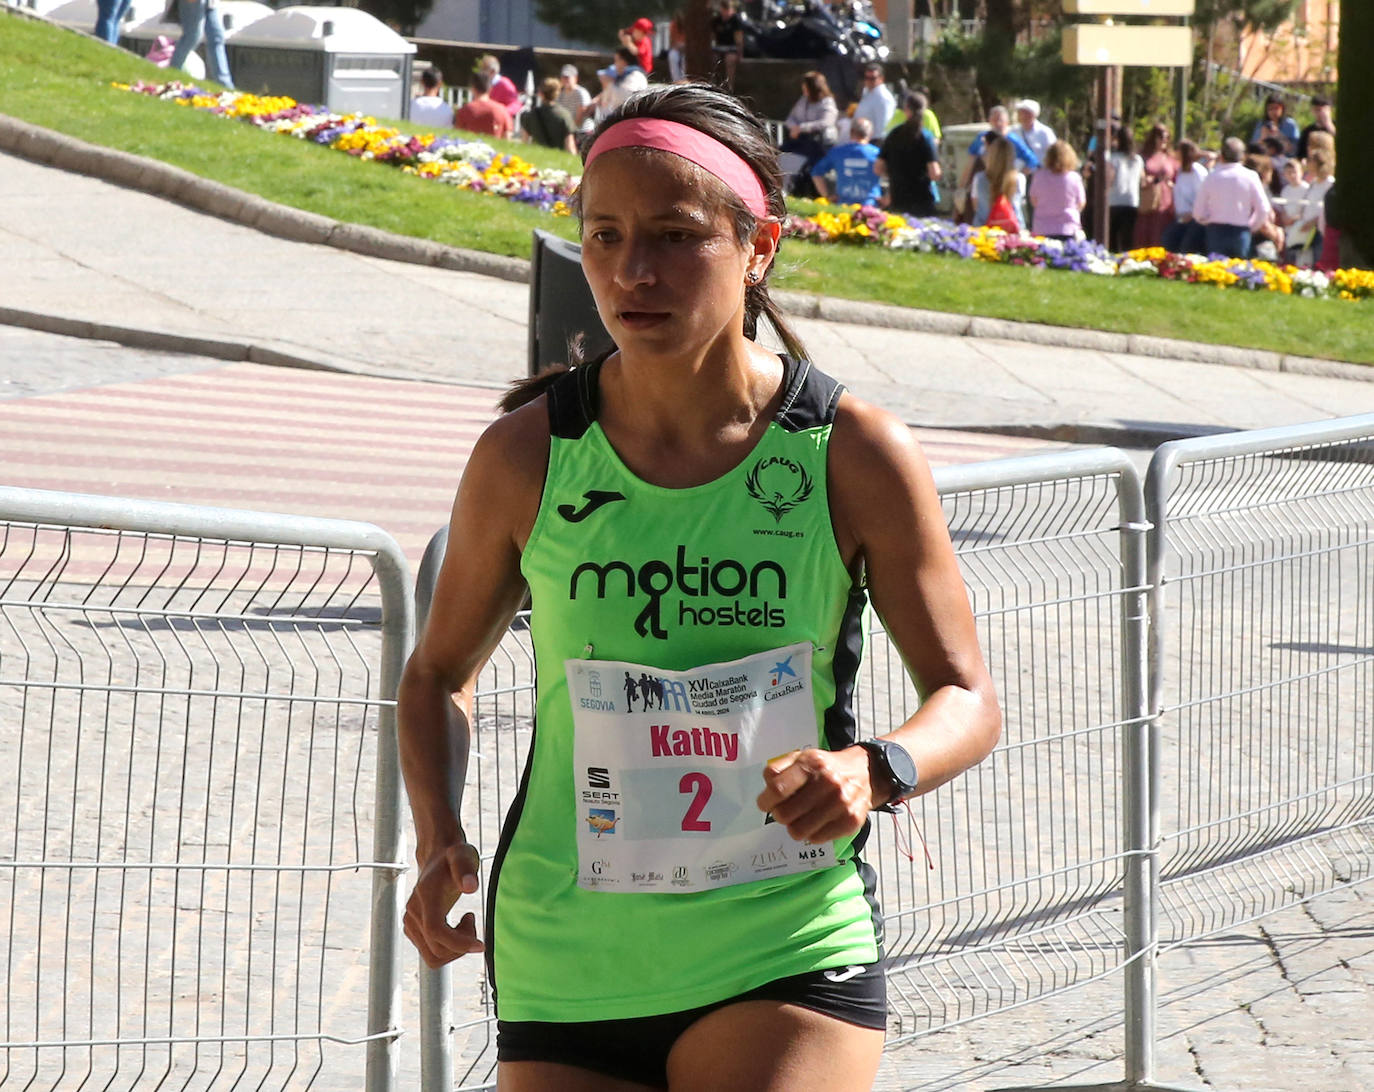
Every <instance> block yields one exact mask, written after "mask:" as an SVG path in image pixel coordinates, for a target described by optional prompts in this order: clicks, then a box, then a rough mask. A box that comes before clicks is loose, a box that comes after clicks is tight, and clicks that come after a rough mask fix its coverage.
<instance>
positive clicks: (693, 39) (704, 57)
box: [682, 0, 715, 80]
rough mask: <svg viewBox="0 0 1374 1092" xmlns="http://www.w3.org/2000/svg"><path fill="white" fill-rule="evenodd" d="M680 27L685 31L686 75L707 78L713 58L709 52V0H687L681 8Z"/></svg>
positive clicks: (699, 78)
mask: <svg viewBox="0 0 1374 1092" xmlns="http://www.w3.org/2000/svg"><path fill="white" fill-rule="evenodd" d="M682 28H683V30H685V31H686V32H687V56H686V58H685V60H686V64H687V75H688V77H689V78H690V79H694V80H709V79H710V78H711V67H712V64H713V62H714V59H715V58H714V57H713V55H712V53H711V0H687V3H686V4H684V5H683V9H682Z"/></svg>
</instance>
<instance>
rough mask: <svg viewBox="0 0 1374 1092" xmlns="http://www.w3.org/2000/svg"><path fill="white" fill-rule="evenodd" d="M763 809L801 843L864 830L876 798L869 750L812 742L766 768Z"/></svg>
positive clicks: (845, 835) (760, 801)
mask: <svg viewBox="0 0 1374 1092" xmlns="http://www.w3.org/2000/svg"><path fill="white" fill-rule="evenodd" d="M763 782H764V785H765V788H764V790H763V792H761V793H759V797H758V805H759V810H760V811H763V812H771V813H772V815H773V818H774V820H776V821H777V822H778V823H781V824H782V825H783V826H784V827H786V828H787V833H788V834H790V835H791V836H792V837H793V838H794V839H795V840H796V841H798V842H830V841H834V840H835V839H836V838H847V837H848V836H850V835H851V834H855V833H857V832H858V830H859V828H860V827H862V826H863V825H864V820H866V819H867V818H868V813H869V812H870V811H871V810H872V809H873V807H874V805H875V803H876V804H881V803H883V802H884V801H881V800H879V801H875V800H874V799H873V786H872V784H871V783H870V780H869V762H868V752H867V751H866V750H864V748H862V747H846V748H845V749H844V750H843V751H823V750H821V749H819V748H817V747H808V748H806V749H805V750H803V751H792V752H790V753H788V754H785V755H779V756H778V757H777V758H774V759H772V760H770V761H769V762H768V763H767V764H765V766H764V767H763Z"/></svg>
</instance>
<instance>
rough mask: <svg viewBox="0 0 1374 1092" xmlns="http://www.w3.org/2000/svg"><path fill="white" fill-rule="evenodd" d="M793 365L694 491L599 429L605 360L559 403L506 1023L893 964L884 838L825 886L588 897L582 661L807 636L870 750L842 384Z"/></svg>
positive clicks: (824, 733) (819, 713)
mask: <svg viewBox="0 0 1374 1092" xmlns="http://www.w3.org/2000/svg"><path fill="white" fill-rule="evenodd" d="M784 365H785V375H784V380H783V382H784V394H783V399H782V403H781V407H780V409H779V411H778V413H777V416H776V417H775V419H774V420H773V421H772V422H770V424H769V426H768V429H767V431H766V432H765V433H764V435H763V436H762V437H761V439H760V440H759V441H758V444H757V445H756V447H755V448H754V449H753V451H751V452H750V454H749V455H748V456H747V457H746V458H745V459H744V460H743V461H742V462H741V463H740V464H739V465H738V466H736V467H735V468H734V469H732V470H730V471H729V472H728V473H726V474H724V475H722V476H721V477H720V478H718V479H716V480H715V481H712V482H708V483H706V484H704V485H699V486H694V487H691V488H685V489H667V488H662V487H659V486H655V485H651V484H648V483H647V482H644V481H642V480H641V479H639V478H637V477H636V476H635V475H634V474H632V473H631V472H630V471H629V470H628V469H627V468H626V466H625V465H624V464H623V463H622V462H621V460H620V458H619V457H618V456H617V454H616V452H615V451H614V449H613V448H612V447H611V445H610V444H609V443H608V442H607V439H606V437H605V435H604V433H603V432H602V430H601V427H600V426H599V425H598V424H597V420H596V417H597V405H598V398H597V379H598V375H599V371H600V366H599V362H597V363H593V364H590V365H588V366H586V367H583V368H580V369H577V370H575V371H573V372H570V373H568V374H567V375H565V376H562V377H560V379H559V380H558V381H557V382H555V383H554V384H553V386H551V387H550V388H549V390H548V392H547V401H548V409H549V419H550V426H551V433H552V438H551V441H550V451H549V466H548V473H547V477H546V479H545V484H544V493H543V497H542V500H541V503H540V508H539V513H538V516H537V517H536V519H535V523H534V527H533V529H532V531H531V533H530V538H529V542H528V543H527V545H526V547H525V551H524V555H523V558H522V562H521V568H522V571H523V574H524V576H525V579H526V580H527V581H528V583H529V587H530V594H531V601H532V612H531V620H530V630H531V636H532V639H533V644H534V652H535V663H536V670H537V706H536V719H535V724H536V727H535V732H534V738H533V742H532V744H531V747H530V752H529V758H528V760H527V763H526V767H525V771H524V775H523V777H522V780H521V785H520V789H519V792H518V793H517V796H516V799H515V801H514V802H513V804H512V806H511V809H510V811H509V813H508V815H507V817H506V821H505V825H504V828H503V831H502V836H501V843H500V845H499V847H498V850H497V854H496V859H495V862H494V865H493V870H492V879H491V885H490V890H489V892H488V921H487V960H488V968H489V973H490V974H491V978H492V985H493V988H494V991H495V996H496V1004H497V1014H498V1015H499V1016H500V1018H501V1019H503V1020H542V1021H583V1020H606V1019H623V1018H628V1017H635V1016H650V1015H657V1014H661V1013H667V1012H677V1011H680V1010H683V1009H689V1008H694V1007H697V1006H700V1005H706V1004H711V1003H713V1002H715V1001H720V1000H723V999H725V998H728V997H732V996H734V995H736V994H739V993H743V992H745V991H747V990H750V989H753V988H754V987H756V986H760V985H763V984H764V983H766V982H770V981H772V980H774V979H777V978H782V977H785V976H788V975H794V974H802V973H805V972H810V971H817V970H822V969H825V968H829V967H836V966H843V965H846V964H853V963H872V962H874V961H875V960H876V959H878V958H879V954H880V936H879V928H880V927H879V922H878V918H877V908H876V903H875V902H874V901H873V898H872V893H873V884H872V872H871V870H870V869H869V868H868V867H867V865H865V864H864V863H863V862H862V860H861V859H860V856H859V849H861V847H862V842H863V838H864V837H865V836H866V834H867V827H865V828H864V830H863V831H862V832H860V835H859V836H857V837H856V838H855V839H853V840H847V841H845V842H841V843H836V844H835V846H834V850H835V860H836V863H835V864H834V865H832V866H830V867H827V868H821V869H818V870H816V871H812V872H804V873H798V874H793V875H789V876H785V877H779V878H770V879H761V880H755V881H752V882H748V883H738V884H735V885H733V886H727V887H720V888H715V889H712V890H706V891H694V892H690V893H667V892H658V891H653V892H635V893H623V892H618V891H612V892H608V891H604V890H587V889H584V888H582V887H580V886H578V883H577V877H578V850H577V845H576V831H577V826H578V824H579V823H586V822H587V821H588V814H589V808H588V800H589V799H592V800H593V801H595V799H596V789H597V785H598V781H597V772H598V771H596V770H595V769H592V770H578V769H575V768H574V762H573V711H572V707H571V697H570V690H569V685H568V680H567V677H566V674H565V670H564V665H565V662H566V661H568V660H570V659H586V660H617V661H628V662H630V663H635V664H644V665H653V666H655V667H658V668H662V669H665V670H688V669H691V668H695V667H698V666H701V665H704V664H711V663H719V662H723V661H730V660H734V659H738V658H741V657H744V656H748V655H751V654H754V653H759V652H764V651H767V650H771V649H775V648H781V647H783V646H786V645H790V644H796V643H800V642H807V643H810V644H811V645H812V646H813V651H812V680H811V681H812V689H813V695H814V705H815V742H816V745H817V746H821V747H829V748H831V749H839V748H842V747H846V746H848V745H850V743H852V741H853V738H854V722H853V717H852V714H851V711H850V697H851V693H852V687H853V681H854V677H855V674H856V671H857V668H858V663H859V655H860V650H861V646H862V638H861V630H860V625H859V622H860V617H861V615H862V612H863V606H864V602H865V598H864V594H863V591H862V590H861V589H860V588H857V587H855V586H854V583H853V581H852V579H851V577H850V574H849V573H848V572H847V570H846V568H845V565H844V561H843V559H842V558H841V556H840V552H839V548H838V546H837V545H836V542H835V536H834V531H833V529H832V526H831V520H830V507H829V503H828V499H827V495H826V450H827V444H828V442H829V438H830V429H831V425H832V422H833V420H834V413H835V405H836V403H837V402H838V400H839V396H840V393H841V391H842V389H843V388H842V387H840V386H839V384H837V383H836V382H835V381H834V380H832V379H830V378H829V377H827V376H824V375H822V374H821V373H820V372H819V371H817V370H816V369H814V368H813V367H811V365H810V364H809V363H807V362H805V361H793V360H791V359H788V358H784ZM613 697H614V696H613V695H608V700H613ZM762 789H763V784H762V781H761V780H760V783H759V785H758V787H757V791H762ZM747 806H748V807H754V803H753V800H752V798H751V799H750V800H748V801H747ZM592 814H597V813H595V812H593V813H592ZM599 814H602V815H607V814H610V813H608V812H605V811H603V812H601V813H599ZM761 818H762V817H761ZM783 836H784V837H786V835H785V832H784V835H783ZM788 843H789V844H790V845H792V846H795V845H796V843H792V842H791V840H790V839H788Z"/></svg>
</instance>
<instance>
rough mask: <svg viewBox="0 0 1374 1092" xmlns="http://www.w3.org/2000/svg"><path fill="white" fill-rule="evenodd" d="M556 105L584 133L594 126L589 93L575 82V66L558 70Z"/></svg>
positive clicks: (566, 65) (569, 65)
mask: <svg viewBox="0 0 1374 1092" xmlns="http://www.w3.org/2000/svg"><path fill="white" fill-rule="evenodd" d="M558 105H559V106H561V107H563V109H564V110H566V111H567V112H568V115H569V116H570V117H571V118H572V119H573V120H574V121H575V122H577V124H578V128H579V129H580V130H581V131H582V132H584V133H590V132H591V131H592V128H593V127H594V125H595V122H593V120H592V111H591V105H592V96H591V92H590V91H588V90H587V89H586V88H585V87H583V86H582V85H581V84H580V83H578V82H577V65H575V64H565V65H564V66H563V67H562V68H560V69H559V70H558Z"/></svg>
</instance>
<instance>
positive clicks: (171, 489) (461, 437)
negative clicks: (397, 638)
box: [0, 326, 1063, 565]
mask: <svg viewBox="0 0 1374 1092" xmlns="http://www.w3.org/2000/svg"><path fill="white" fill-rule="evenodd" d="M498 395H499V388H497V387H495V386H491V385H488V386H471V385H461V384H454V383H435V382H423V381H408V380H400V379H385V378H377V377H373V376H359V375H347V374H335V373H330V372H322V371H307V370H301V369H293V368H275V367H267V366H264V365H260V364H224V363H222V362H220V361H208V360H206V359H205V358H203V357H192V356H185V355H180V354H172V353H157V352H150V351H147V350H139V349H129V348H125V347H123V346H119V345H113V344H111V343H108V342H98V341H90V340H86V339H82V338H71V337H63V336H61V335H56V334H44V333H38V332H35V331H31V330H17V329H14V328H12V327H3V326H0V462H3V464H4V467H5V474H4V478H5V484H7V485H19V486H27V487H30V488H35V489H55V490H66V491H69V492H77V493H101V494H105V495H108V496H118V497H140V498H146V499H151V500H172V501H181V502H184V503H190V504H204V505H218V506H224V507H231V508H249V509H257V510H262V511H274V512H286V513H294V514H297V515H310V516H323V517H328V518H334V519H356V520H364V521H366V522H370V523H376V524H378V525H379V526H381V527H382V528H383V529H384V530H386V531H388V532H390V533H391V535H392V536H393V537H395V538H396V539H397V541H399V542H400V543H401V545H402V547H403V548H404V549H405V551H406V553H407V555H408V556H409V557H410V559H411V563H412V565H415V564H418V563H419V559H420V556H421V554H422V553H423V551H424V545H425V543H426V542H427V541H428V540H429V538H430V536H431V535H432V534H433V533H434V532H435V531H436V530H437V529H438V528H440V527H442V526H443V525H444V524H445V523H446V522H447V520H448V512H449V507H450V505H451V504H452V501H453V491H454V488H455V486H456V485H457V482H458V477H459V475H460V474H461V473H462V468H463V465H464V463H465V462H466V460H467V456H468V453H469V452H470V451H471V449H472V444H473V442H474V441H475V440H476V438H477V436H478V435H479V434H480V432H481V430H482V428H483V427H484V426H485V425H486V423H487V422H488V421H490V420H491V418H492V417H493V416H494V415H495V412H496V399H497V397H498ZM919 435H920V437H921V439H922V441H923V443H924V444H925V446H926V449H927V452H928V454H929V456H930V458H931V461H932V463H934V464H935V465H946V464H949V463H956V462H974V461H979V460H983V459H993V458H1000V457H1004V456H1009V455H1020V454H1025V453H1028V452H1033V451H1044V450H1048V449H1053V448H1057V447H1062V446H1063V445H1060V444H1055V443H1050V442H1046V441H1042V440H1035V439H1030V438H1024V437H1016V436H1011V437H1004V436H996V435H989V434H985V433H961V432H955V431H949V430H942V429H922V430H919Z"/></svg>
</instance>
